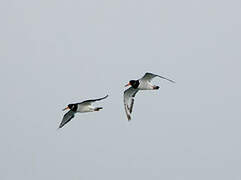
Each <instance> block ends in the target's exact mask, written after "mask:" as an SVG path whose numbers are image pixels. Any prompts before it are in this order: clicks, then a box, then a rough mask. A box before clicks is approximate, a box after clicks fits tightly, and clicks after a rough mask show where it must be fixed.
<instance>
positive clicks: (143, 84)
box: [124, 72, 175, 121]
mask: <svg viewBox="0 0 241 180" xmlns="http://www.w3.org/2000/svg"><path fill="white" fill-rule="evenodd" d="M155 77H159V78H162V79H165V80H167V81H170V82H172V83H175V81H173V80H171V79H168V78H165V77H163V76H159V75H156V74H152V73H148V72H147V73H146V74H145V75H144V76H143V77H142V78H140V79H138V80H130V81H129V83H128V84H127V85H125V87H127V86H131V87H130V88H128V89H126V90H125V92H124V107H125V112H126V115H127V119H128V121H130V120H131V113H132V110H133V105H134V97H135V95H136V93H137V92H138V91H139V90H157V89H159V86H156V85H153V84H151V81H152V79H153V78H155Z"/></svg>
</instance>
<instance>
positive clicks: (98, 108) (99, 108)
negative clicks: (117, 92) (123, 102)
mask: <svg viewBox="0 0 241 180" xmlns="http://www.w3.org/2000/svg"><path fill="white" fill-rule="evenodd" d="M101 109H103V107H96V108H95V109H94V110H95V111H99V110H101Z"/></svg>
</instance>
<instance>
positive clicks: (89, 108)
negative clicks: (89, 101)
mask: <svg viewBox="0 0 241 180" xmlns="http://www.w3.org/2000/svg"><path fill="white" fill-rule="evenodd" d="M93 111H94V107H92V106H83V105H79V106H78V109H77V112H81V113H84V112H93Z"/></svg>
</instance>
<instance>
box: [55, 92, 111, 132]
mask: <svg viewBox="0 0 241 180" xmlns="http://www.w3.org/2000/svg"><path fill="white" fill-rule="evenodd" d="M107 97H108V95H106V96H105V97H103V98H99V99H90V100H86V101H83V102H80V103H75V104H69V105H68V106H67V107H66V108H64V109H63V111H65V110H68V109H69V111H68V112H67V113H66V114H65V115H64V117H63V119H62V121H61V123H60V125H59V128H62V127H63V126H64V125H65V124H67V123H68V122H69V121H70V120H71V119H73V118H74V116H75V113H84V112H94V111H99V110H101V109H103V107H94V106H92V103H94V102H95V101H100V100H102V99H105V98H107Z"/></svg>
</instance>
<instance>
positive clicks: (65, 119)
mask: <svg viewBox="0 0 241 180" xmlns="http://www.w3.org/2000/svg"><path fill="white" fill-rule="evenodd" d="M74 114H75V112H74V111H72V110H70V111H69V112H67V113H66V114H65V115H64V117H63V119H62V121H61V123H60V125H59V128H62V127H63V126H64V125H65V124H67V123H68V122H69V121H70V120H71V119H73V118H74Z"/></svg>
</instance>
